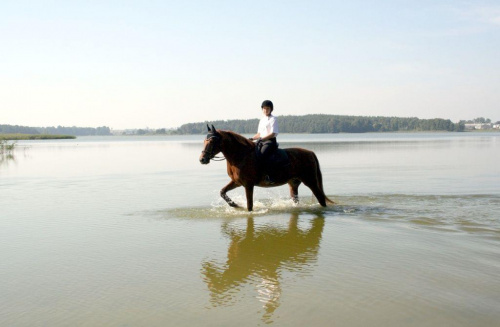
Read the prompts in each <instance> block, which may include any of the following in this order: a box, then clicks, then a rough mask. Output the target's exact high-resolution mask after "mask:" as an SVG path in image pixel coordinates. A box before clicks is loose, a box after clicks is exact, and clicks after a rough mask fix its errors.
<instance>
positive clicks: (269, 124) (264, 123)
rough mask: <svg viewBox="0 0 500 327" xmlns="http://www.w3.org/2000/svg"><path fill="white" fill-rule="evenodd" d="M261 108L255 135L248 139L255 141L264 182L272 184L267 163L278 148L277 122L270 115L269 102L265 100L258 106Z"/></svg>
mask: <svg viewBox="0 0 500 327" xmlns="http://www.w3.org/2000/svg"><path fill="white" fill-rule="evenodd" d="M260 107H261V108H262V113H263V114H264V117H262V118H261V119H260V121H259V126H258V128H257V134H255V135H254V136H253V137H250V138H249V139H250V140H252V141H257V158H258V160H259V165H260V167H261V168H262V170H263V171H264V172H265V173H266V177H265V180H266V182H268V183H269V184H274V180H273V178H272V173H273V172H272V167H271V165H270V163H269V160H268V159H269V158H270V156H271V154H272V153H273V152H274V151H276V149H277V148H278V142H277V141H276V136H278V133H279V130H278V120H277V119H276V117H275V116H273V115H272V112H273V110H274V106H273V103H272V102H271V101H270V100H265V101H264V102H262V105H261V106H260Z"/></svg>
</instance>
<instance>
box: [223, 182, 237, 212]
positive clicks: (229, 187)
mask: <svg viewBox="0 0 500 327" xmlns="http://www.w3.org/2000/svg"><path fill="white" fill-rule="evenodd" d="M239 186H240V185H238V184H236V183H235V182H234V181H230V182H229V183H228V184H227V185H226V186H224V187H223V188H222V189H221V190H220V196H221V197H222V198H223V199H224V201H226V202H227V204H229V205H230V206H231V207H234V208H239V205H237V204H236V203H234V201H233V200H231V198H230V197H229V196H227V194H226V193H227V192H229V191H231V190H234V189H235V188H237V187H239Z"/></svg>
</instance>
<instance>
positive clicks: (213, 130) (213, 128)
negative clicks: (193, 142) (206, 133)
mask: <svg viewBox="0 0 500 327" xmlns="http://www.w3.org/2000/svg"><path fill="white" fill-rule="evenodd" d="M212 132H214V133H215V127H214V125H212Z"/></svg>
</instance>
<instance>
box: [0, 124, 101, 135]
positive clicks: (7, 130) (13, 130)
mask: <svg viewBox="0 0 500 327" xmlns="http://www.w3.org/2000/svg"><path fill="white" fill-rule="evenodd" d="M0 134H31V135H39V134H42V135H43V134H46V135H60V134H64V135H74V136H88V135H111V130H110V128H109V127H107V126H102V127H97V128H93V127H75V126H73V127H64V126H57V127H27V126H18V125H0Z"/></svg>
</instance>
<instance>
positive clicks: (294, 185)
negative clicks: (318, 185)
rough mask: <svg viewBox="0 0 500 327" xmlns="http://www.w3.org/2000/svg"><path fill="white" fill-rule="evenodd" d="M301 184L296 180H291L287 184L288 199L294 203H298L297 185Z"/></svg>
mask: <svg viewBox="0 0 500 327" xmlns="http://www.w3.org/2000/svg"><path fill="white" fill-rule="evenodd" d="M300 183H302V182H301V181H299V180H298V179H292V180H291V181H289V182H288V186H289V187H290V197H291V198H292V200H293V202H294V203H299V185H300Z"/></svg>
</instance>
